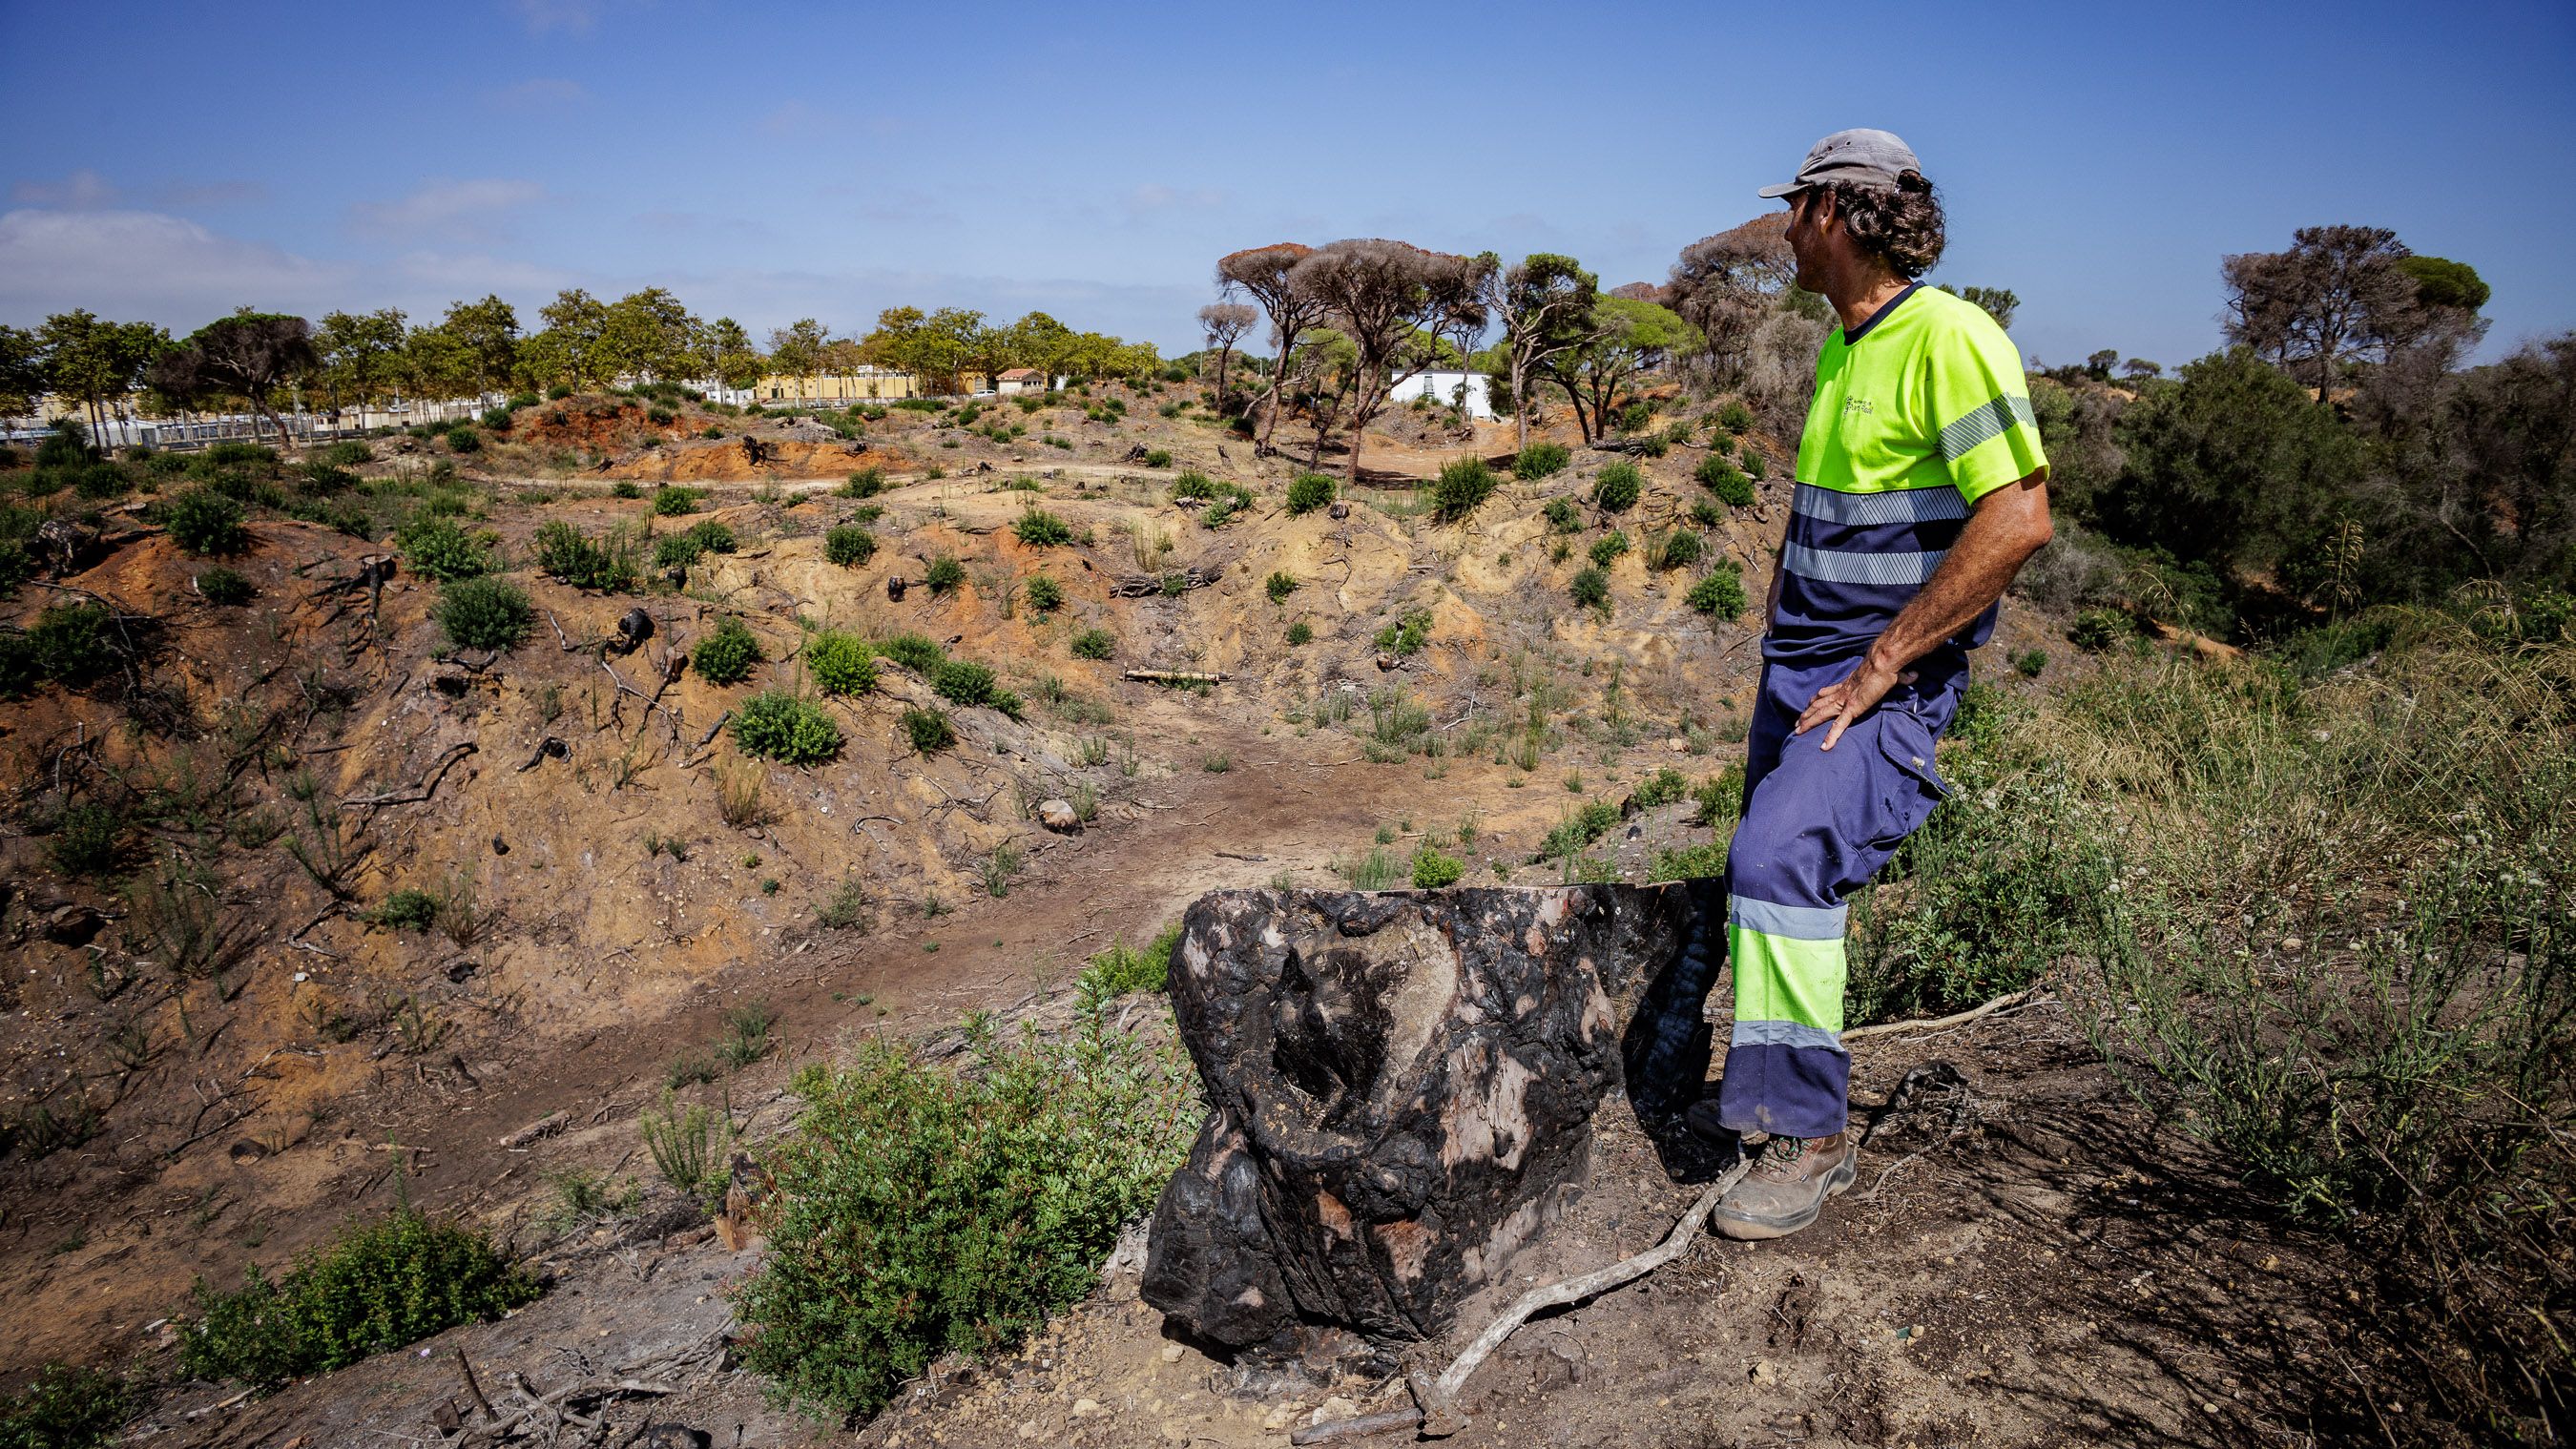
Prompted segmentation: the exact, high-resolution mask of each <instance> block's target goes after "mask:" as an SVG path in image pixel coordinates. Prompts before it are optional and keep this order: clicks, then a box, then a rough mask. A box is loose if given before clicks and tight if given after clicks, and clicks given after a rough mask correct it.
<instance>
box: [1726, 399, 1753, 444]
mask: <svg viewBox="0 0 2576 1449" xmlns="http://www.w3.org/2000/svg"><path fill="white" fill-rule="evenodd" d="M1717 425H1718V426H1719V427H1720V428H1722V429H1724V430H1725V431H1726V433H1727V434H1728V435H1729V436H1730V437H1739V438H1740V437H1742V436H1744V435H1745V434H1746V433H1748V432H1750V431H1752V429H1753V409H1751V408H1749V407H1746V406H1745V405H1744V404H1742V403H1740V402H1729V403H1728V404H1727V405H1726V406H1724V407H1722V408H1719V409H1718V410H1717Z"/></svg>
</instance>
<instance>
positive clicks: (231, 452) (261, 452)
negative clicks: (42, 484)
mask: <svg viewBox="0 0 2576 1449" xmlns="http://www.w3.org/2000/svg"><path fill="white" fill-rule="evenodd" d="M197 456H198V457H199V458H200V459H202V460H203V461H204V462H205V463H206V464H207V465H208V466H209V467H214V468H249V469H251V470H253V471H255V472H263V473H265V472H270V471H273V470H274V469H275V468H276V467H277V450H276V449H275V448H272V447H269V446H268V445H267V444H265V443H245V442H242V441H241V440H239V439H237V438H227V439H225V440H224V441H223V442H220V443H215V444H212V445H210V446H208V447H207V449H206V451H204V452H203V453H200V454H198V455H197ZM36 461H37V462H40V463H41V462H43V461H44V458H43V456H42V455H41V454H40V455H38V457H37V459H36Z"/></svg>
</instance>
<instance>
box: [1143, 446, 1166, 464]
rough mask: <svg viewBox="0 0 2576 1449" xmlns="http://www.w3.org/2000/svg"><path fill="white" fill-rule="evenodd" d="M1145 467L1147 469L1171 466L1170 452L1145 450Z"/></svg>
mask: <svg viewBox="0 0 2576 1449" xmlns="http://www.w3.org/2000/svg"><path fill="white" fill-rule="evenodd" d="M1145 466H1146V467H1148V468H1168V467H1170V466H1172V454H1171V450H1170V449H1168V448H1151V449H1148V450H1146V453H1145Z"/></svg>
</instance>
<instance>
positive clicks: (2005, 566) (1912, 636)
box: [1791, 473, 2051, 750]
mask: <svg viewBox="0 0 2576 1449" xmlns="http://www.w3.org/2000/svg"><path fill="white" fill-rule="evenodd" d="M2050 531H2051V530H2050V525H2049V520H2048V482H2047V475H2046V474H2044V473H2033V474H2031V475H2030V476H2029V477H2027V478H2024V479H2022V480H2021V481H2020V482H2018V483H2015V484H2013V485H2012V486H2011V487H2009V488H1998V489H1996V490H1995V491H1994V492H1992V493H1989V494H1987V495H1986V496H1985V497H1983V498H1981V499H1979V500H1977V506H1976V509H1975V511H1974V512H1972V513H1970V514H1969V515H1968V523H1967V526H1966V527H1964V528H1962V529H1960V530H1959V541H1958V542H1957V543H1954V544H1952V545H1951V546H1950V552H1949V553H1948V555H1947V556H1945V557H1944V558H1943V559H1942V560H1941V566H1940V567H1939V568H1937V569H1935V570H1933V571H1932V577H1931V579H1930V580H1929V581H1928V582H1926V583H1925V584H1924V585H1923V591H1922V592H1921V593H1919V594H1916V595H1915V596H1914V600H1913V602H1911V603H1909V604H1907V605H1906V606H1905V607H1904V609H1902V610H1901V611H1899V612H1898V614H1897V616H1896V618H1895V620H1894V622H1892V623H1890V624H1889V625H1888V626H1887V631H1886V632H1885V633H1883V634H1880V635H1879V636H1878V640H1877V642H1876V643H1874V644H1872V645H1870V646H1869V653H1867V654H1866V655H1863V656H1862V657H1861V661H1860V667H1859V668H1858V669H1855V670H1853V671H1852V672H1851V674H1850V675H1849V676H1848V677H1846V678H1844V679H1842V680H1839V681H1837V682H1835V683H1833V684H1828V685H1826V686H1825V687H1824V688H1823V689H1820V690H1818V691H1817V692H1816V697H1815V699H1814V700H1812V701H1810V702H1809V703H1808V705H1807V708H1806V712H1805V713H1803V714H1801V715H1799V716H1798V725H1797V728H1796V729H1795V730H1793V731H1791V733H1793V734H1805V733H1806V732H1807V731H1808V730H1810V729H1813V728H1815V727H1816V726H1817V725H1820V724H1823V723H1825V722H1826V721H1828V720H1831V721H1832V722H1833V727H1832V728H1831V729H1829V730H1827V731H1826V732H1825V743H1824V748H1825V749H1828V750H1830V749H1832V748H1833V747H1834V742H1835V741H1837V740H1839V739H1841V738H1842V737H1843V731H1844V730H1845V729H1846V728H1848V727H1850V725H1851V722H1852V721H1853V720H1856V719H1858V718H1860V717H1861V716H1862V715H1865V714H1867V713H1869V712H1870V710H1871V709H1872V708H1874V707H1875V706H1876V705H1877V704H1878V702H1879V700H1881V699H1882V698H1884V697H1886V694H1887V692H1888V691H1889V690H1890V689H1893V688H1895V687H1896V682H1897V679H1898V677H1899V676H1901V675H1902V674H1904V672H1905V669H1906V666H1907V665H1910V664H1912V663H1913V662H1914V661H1915V660H1917V659H1920V658H1922V657H1923V656H1924V655H1926V654H1929V653H1931V652H1932V651H1933V650H1934V649H1937V648H1939V647H1940V645H1941V641H1942V640H1944V639H1947V638H1949V637H1950V636H1951V635H1953V634H1956V633H1958V632H1959V631H1960V630H1961V629H1964V628H1966V627H1968V625H1969V624H1970V623H1971V622H1973V621H1974V620H1975V619H1976V617H1977V616H1978V615H1979V614H1982V613H1984V612H1985V610H1986V606H1987V605H1989V604H1991V603H1993V602H1994V601H1995V600H1997V599H2000V598H2002V597H2003V594H2004V590H2005V589H2006V588H2007V587H2009V586H2010V585H2011V583H2012V581H2013V575H2015V574H2017V573H2020V572H2021V566H2022V565H2023V564H2025V563H2028V562H2030V556H2031V555H2032V554H2035V553H2037V552H2039V550H2040V549H2041V547H2042V546H2044V545H2045V544H2046V543H2047V542H2048V539H2049V534H2050Z"/></svg>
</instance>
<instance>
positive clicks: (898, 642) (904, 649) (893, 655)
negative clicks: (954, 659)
mask: <svg viewBox="0 0 2576 1449" xmlns="http://www.w3.org/2000/svg"><path fill="white" fill-rule="evenodd" d="M877 652H878V653H879V654H882V655H884V656H885V657H886V658H888V659H891V660H893V661H894V662H895V663H897V664H900V665H902V666H903V667H904V668H906V669H909V670H911V671H912V672H913V673H915V674H918V675H920V676H921V677H923V678H924V679H927V678H929V677H930V671H932V670H934V669H936V668H938V667H939V666H940V665H941V664H942V663H943V662H945V661H946V660H947V658H948V651H947V650H945V649H942V648H940V647H939V645H938V644H936V643H934V642H932V641H931V640H930V639H929V638H927V637H925V636H923V635H920V634H913V633H908V632H907V633H902V634H896V635H893V636H891V637H889V638H886V639H883V640H880V641H879V642H878V644H877Z"/></svg>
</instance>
